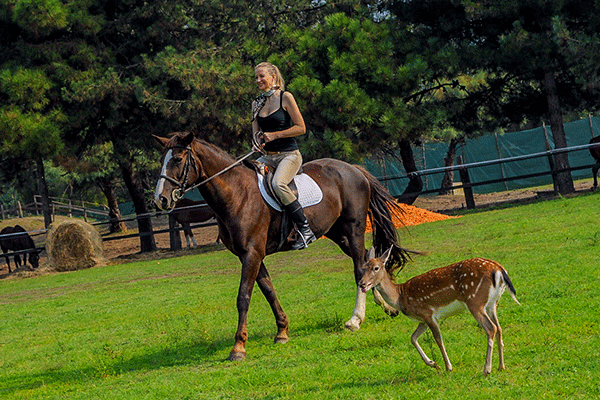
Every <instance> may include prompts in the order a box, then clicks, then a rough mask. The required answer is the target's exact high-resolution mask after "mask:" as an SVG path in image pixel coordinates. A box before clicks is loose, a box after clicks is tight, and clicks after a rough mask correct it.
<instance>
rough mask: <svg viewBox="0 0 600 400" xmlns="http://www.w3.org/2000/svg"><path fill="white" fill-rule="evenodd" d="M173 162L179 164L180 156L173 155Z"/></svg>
mask: <svg viewBox="0 0 600 400" xmlns="http://www.w3.org/2000/svg"><path fill="white" fill-rule="evenodd" d="M173 162H174V163H175V164H179V163H180V162H181V157H180V156H175V157H173Z"/></svg>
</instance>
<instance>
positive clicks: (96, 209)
mask: <svg viewBox="0 0 600 400" xmlns="http://www.w3.org/2000/svg"><path fill="white" fill-rule="evenodd" d="M50 209H51V213H52V216H53V217H54V216H56V215H66V216H68V217H79V218H83V219H84V220H85V221H86V222H87V221H88V217H89V218H91V219H94V220H101V221H103V220H107V219H108V218H109V217H108V207H107V206H105V205H102V204H95V203H89V202H85V201H74V200H68V199H67V200H64V199H59V198H56V197H51V198H50ZM41 214H43V207H42V197H41V196H40V195H35V196H34V199H33V203H29V204H22V203H21V202H20V201H17V202H16V204H15V205H14V206H13V207H11V208H7V207H6V206H5V205H4V204H0V217H1V219H10V218H11V217H15V218H23V217H25V216H26V215H41Z"/></svg>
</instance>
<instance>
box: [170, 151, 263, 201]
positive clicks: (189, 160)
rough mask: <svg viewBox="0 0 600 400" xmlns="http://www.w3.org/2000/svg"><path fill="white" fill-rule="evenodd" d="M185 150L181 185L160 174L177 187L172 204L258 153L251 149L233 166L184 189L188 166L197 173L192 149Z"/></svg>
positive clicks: (188, 170) (172, 194)
mask: <svg viewBox="0 0 600 400" xmlns="http://www.w3.org/2000/svg"><path fill="white" fill-rule="evenodd" d="M185 149H186V150H187V151H188V157H187V159H186V160H185V166H184V172H183V175H184V176H183V183H180V182H178V181H177V180H175V179H173V178H171V177H170V176H167V175H164V174H161V175H160V177H161V178H163V179H166V180H167V181H169V182H171V183H172V184H173V185H175V186H177V187H178V189H175V190H173V192H172V193H171V197H172V198H173V201H174V202H177V201H179V200H180V199H181V198H182V197H183V196H184V195H185V194H186V193H187V192H189V191H191V190H194V189H196V188H197V187H200V186H202V185H204V184H206V183H208V182H210V181H211V180H212V179H214V178H216V177H217V176H219V175H223V174H224V173H225V172H227V171H229V170H230V169H232V168H234V167H235V166H237V165H238V164H240V163H242V162H243V161H244V160H245V159H247V158H248V157H250V156H251V155H252V154H254V153H257V152H260V150H259V149H256V148H253V149H252V150H251V151H249V152H248V153H246V154H245V155H244V156H242V157H241V158H239V159H237V160H236V161H235V162H234V163H233V164H231V165H229V166H227V167H225V168H223V169H222V170H221V171H219V172H217V173H216V174H214V175H213V176H210V177H208V178H206V179H205V180H203V181H202V182H200V183H196V184H195V185H192V186H190V187H186V186H187V180H188V174H189V172H190V165H192V166H193V168H194V171H196V173H198V165H197V162H196V159H195V158H194V156H193V154H192V148H191V147H190V146H187V147H185ZM192 159H193V160H194V163H193V164H192Z"/></svg>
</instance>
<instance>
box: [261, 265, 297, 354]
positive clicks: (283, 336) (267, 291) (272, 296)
mask: <svg viewBox="0 0 600 400" xmlns="http://www.w3.org/2000/svg"><path fill="white" fill-rule="evenodd" d="M257 283H258V287H259V288H260V290H261V291H262V293H263V294H264V295H265V297H266V299H267V301H268V302H269V304H270V305H271V310H273V314H274V315H275V323H276V324H277V335H276V336H275V343H287V342H288V340H290V338H289V336H288V326H289V323H288V318H287V315H285V312H284V311H283V308H282V307H281V303H279V299H278V298H277V293H276V292H275V288H274V287H273V283H272V282H271V277H270V276H269V272H268V271H267V268H266V267H265V264H264V263H262V262H261V263H260V270H259V271H258V278H257Z"/></svg>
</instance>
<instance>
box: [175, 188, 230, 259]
mask: <svg viewBox="0 0 600 400" xmlns="http://www.w3.org/2000/svg"><path fill="white" fill-rule="evenodd" d="M170 215H172V216H173V219H175V221H177V223H179V224H180V225H181V226H182V227H183V233H184V235H185V241H186V243H187V247H193V248H196V247H198V244H197V243H196V239H194V232H192V229H191V228H190V224H191V223H192V222H206V221H208V220H210V219H211V218H214V217H215V213H214V212H213V210H211V209H210V207H208V206H207V205H206V204H205V203H204V202H203V201H194V200H190V199H185V198H183V199H181V200H179V201H178V202H177V204H175V208H173V210H172V211H171V212H170ZM215 243H219V237H218V236H217V239H216V240H215Z"/></svg>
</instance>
